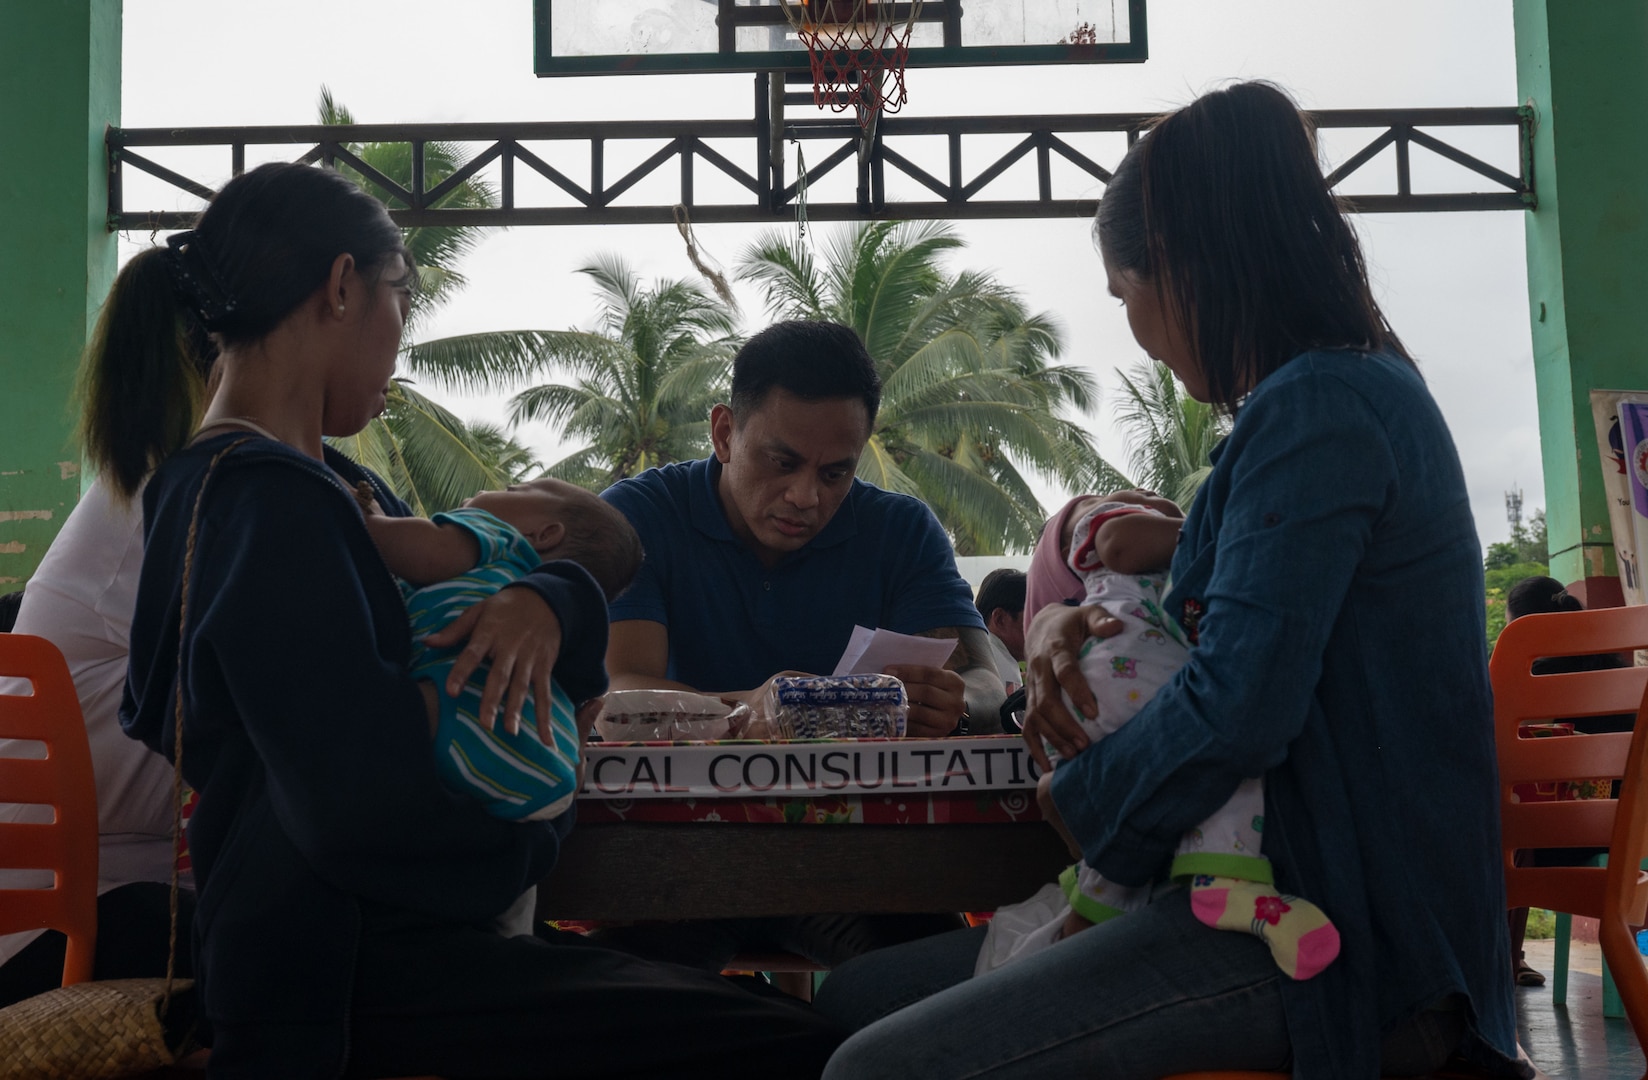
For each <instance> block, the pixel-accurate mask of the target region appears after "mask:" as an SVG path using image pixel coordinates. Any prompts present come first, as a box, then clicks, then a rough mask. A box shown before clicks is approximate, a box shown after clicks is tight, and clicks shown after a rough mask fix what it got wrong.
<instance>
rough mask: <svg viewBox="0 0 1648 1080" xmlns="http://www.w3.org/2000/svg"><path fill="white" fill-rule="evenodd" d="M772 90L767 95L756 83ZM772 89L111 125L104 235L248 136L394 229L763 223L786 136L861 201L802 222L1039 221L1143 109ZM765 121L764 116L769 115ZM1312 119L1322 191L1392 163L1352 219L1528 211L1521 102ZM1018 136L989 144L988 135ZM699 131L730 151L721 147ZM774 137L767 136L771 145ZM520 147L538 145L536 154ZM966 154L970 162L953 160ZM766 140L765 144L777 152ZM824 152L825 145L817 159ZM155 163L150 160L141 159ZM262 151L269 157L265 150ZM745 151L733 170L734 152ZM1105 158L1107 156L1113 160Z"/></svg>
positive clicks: (827, 207) (1139, 119)
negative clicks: (857, 106)
mask: <svg viewBox="0 0 1648 1080" xmlns="http://www.w3.org/2000/svg"><path fill="white" fill-rule="evenodd" d="M770 90H776V91H777V92H769V91H770ZM783 98H784V95H783V93H782V86H781V85H780V86H777V87H770V86H769V84H768V83H767V81H766V77H765V76H758V78H757V90H756V97H755V116H754V117H752V118H751V119H748V120H634V121H623V122H595V121H571V122H562V123H518V124H508V123H498V124H356V125H352V126H347V127H343V126H336V127H327V126H320V125H305V126H294V127H243V128H230V127H211V128H111V129H110V130H109V133H108V139H107V142H108V167H109V218H108V224H109V228H110V229H111V230H156V229H177V228H186V227H188V226H189V225H190V224H192V223H193V221H194V219H195V217H196V216H197V215H198V213H199V211H198V210H162V209H141V208H136V207H129V206H127V205H126V202H125V198H124V188H125V184H124V181H125V177H126V176H127V170H137V171H139V172H142V173H146V174H148V175H149V176H152V177H154V178H157V179H159V180H161V181H163V182H164V183H165V184H166V185H168V186H170V187H171V188H173V189H176V191H178V192H180V193H183V194H186V195H190V196H194V197H196V198H199V199H202V200H204V199H208V198H210V197H211V195H212V193H213V187H212V184H213V183H214V182H216V180H218V179H219V178H220V177H210V178H202V177H199V176H195V177H191V176H188V175H185V174H183V173H182V172H179V171H177V170H176V169H173V168H169V167H167V166H165V165H162V164H161V163H159V162H157V161H155V160H154V158H153V156H151V154H150V153H145V151H149V150H151V148H173V147H217V148H220V149H227V151H228V156H229V160H230V166H231V168H230V171H231V172H232V173H233V174H235V175H238V174H239V173H240V172H241V171H243V170H244V168H245V163H246V152H247V148H248V147H258V148H265V147H290V148H291V149H292V151H293V152H292V153H291V154H290V155H289V156H287V155H281V156H287V159H288V160H294V161H300V162H322V163H326V164H346V165H348V166H350V167H352V168H354V169H355V170H357V171H359V172H361V173H362V174H364V175H366V176H367V177H368V178H369V179H371V180H372V181H374V182H375V183H377V184H378V185H380V186H381V188H382V189H383V190H384V191H387V192H388V193H389V199H388V202H389V205H390V214H391V216H392V217H393V218H394V219H395V221H396V222H397V223H398V224H400V225H403V226H434V225H494V226H520V225H592V224H636V223H660V222H662V223H668V222H672V221H674V220H675V219H676V216H677V214H678V212H679V210H680V208H682V207H684V208H685V211H686V213H687V214H688V215H689V216H690V217H691V219H692V220H693V221H695V222H700V223H703V222H729V221H748V222H776V221H781V220H783V219H784V218H786V217H788V216H790V215H792V214H794V213H795V211H796V208H797V207H796V201H797V184H796V183H795V182H794V181H790V182H786V180H785V176H784V171H785V164H786V161H785V156H784V154H783V153H782V150H783V143H784V142H787V141H792V140H793V141H795V142H798V143H801V144H803V145H805V146H806V147H808V148H809V149H811V150H812V152H813V156H814V158H815V160H816V162H817V163H816V164H815V165H813V166H812V168H810V169H809V170H808V178H807V179H808V182H809V183H816V182H817V181H818V180H820V179H822V178H823V177H825V176H827V175H829V174H831V173H832V172H835V171H836V170H838V169H841V170H844V171H856V173H857V177H856V179H857V184H856V193H857V197H856V199H855V201H853V202H826V201H816V200H813V199H807V200H806V205H805V213H806V217H807V218H808V219H809V220H813V221H842V220H856V219H862V218H878V217H884V218H907V219H917V218H945V219H958V220H959V219H970V218H973V219H976V218H1039V217H1090V216H1092V214H1093V213H1094V211H1095V209H1096V208H1097V206H1098V201H1097V199H1092V198H1073V199H1072V198H1055V197H1054V195H1053V188H1054V182H1053V163H1054V160H1055V159H1060V160H1062V161H1063V162H1064V163H1065V165H1064V166H1062V168H1065V169H1069V168H1071V167H1073V168H1074V169H1075V170H1076V173H1077V175H1079V176H1080V177H1081V178H1082V179H1083V181H1084V182H1087V184H1088V186H1092V185H1102V184H1104V183H1106V182H1108V181H1109V179H1110V170H1109V169H1108V168H1106V167H1105V166H1104V165H1102V164H1100V163H1099V162H1096V161H1094V160H1092V158H1091V157H1089V156H1088V155H1087V154H1085V153H1083V152H1082V151H1081V150H1079V149H1077V148H1076V147H1075V146H1074V145H1072V143H1071V141H1070V140H1069V136H1071V135H1073V134H1080V133H1089V132H1111V133H1123V134H1125V135H1126V137H1127V144H1128V145H1131V144H1132V142H1133V140H1135V139H1136V138H1138V136H1139V134H1140V133H1141V132H1143V131H1145V130H1147V129H1148V128H1149V126H1150V124H1151V123H1152V121H1153V120H1154V119H1155V117H1154V114H1148V113H1106V114H1092V115H1044V116H954V117H899V116H895V117H886V118H883V119H882V120H881V122H880V124H879V126H878V128H877V129H876V130H875V131H874V132H873V133H872V134H869V135H866V134H865V133H864V132H862V131H861V130H860V129H859V126H858V125H857V124H856V123H855V122H853V121H851V120H850V119H849V120H816V119H793V120H785V119H783V117H782V115H781V113H782V108H783V104H782V102H783ZM774 106H776V108H777V109H778V111H779V117H778V120H777V122H776V123H775V122H774V120H773V113H772V111H771V110H772V109H773V108H774ZM1313 116H1314V119H1315V121H1316V124H1317V126H1318V127H1319V128H1321V129H1325V130H1332V129H1366V130H1368V131H1370V132H1372V133H1373V137H1372V138H1371V140H1370V141H1369V142H1368V143H1367V144H1366V145H1365V146H1364V147H1363V148H1362V149H1361V150H1359V151H1357V152H1356V153H1355V154H1353V155H1352V156H1351V157H1349V158H1347V159H1346V160H1345V162H1344V163H1343V164H1342V165H1340V166H1339V167H1338V168H1337V169H1335V170H1334V171H1333V172H1332V173H1330V174H1329V176H1328V181H1329V183H1330V184H1332V185H1334V186H1339V185H1341V184H1342V183H1343V182H1344V181H1346V180H1347V179H1349V178H1350V177H1352V176H1358V177H1361V176H1365V175H1366V174H1367V173H1369V172H1371V171H1372V169H1371V167H1370V166H1371V163H1373V162H1374V161H1375V159H1377V158H1379V157H1381V155H1382V153H1383V151H1384V150H1385V149H1386V148H1387V147H1394V148H1395V152H1394V154H1393V155H1390V159H1391V162H1392V163H1393V165H1394V172H1395V176H1394V183H1390V184H1388V185H1387V186H1389V187H1394V188H1395V191H1394V193H1392V194H1382V195H1365V194H1364V195H1352V196H1346V197H1345V199H1344V201H1345V205H1346V207H1347V209H1349V210H1352V211H1360V212H1424V211H1458V210H1522V209H1528V208H1531V207H1533V206H1534V205H1535V193H1534V185H1533V175H1532V168H1531V165H1530V162H1531V161H1532V154H1531V147H1530V139H1531V133H1532V124H1531V120H1530V119H1529V117H1528V116H1527V115H1526V114H1525V112H1524V110H1519V109H1517V108H1514V107H1507V108H1471V109H1341V110H1326V111H1321V112H1316V113H1314V114H1313ZM1482 127H1489V128H1500V129H1502V130H1504V129H1509V130H1514V131H1515V132H1516V133H1517V146H1518V151H1519V152H1518V161H1517V162H1515V163H1509V167H1508V168H1499V167H1496V166H1494V165H1490V164H1488V163H1487V162H1484V161H1482V160H1481V159H1479V158H1477V157H1475V156H1474V155H1472V154H1469V153H1466V152H1465V151H1463V150H1461V149H1459V148H1458V147H1455V146H1453V145H1451V144H1450V143H1448V142H1446V141H1445V140H1444V139H1443V138H1442V137H1441V135H1440V134H1439V133H1441V132H1446V131H1448V130H1450V129H1462V128H1482ZM935 136H936V137H942V138H943V139H944V140H945V141H946V143H947V146H948V163H947V164H948V169H947V170H945V172H946V175H943V176H935V175H933V173H932V172H929V171H928V170H927V169H924V168H922V167H921V166H920V165H918V164H916V162H915V161H914V160H913V157H912V149H911V148H912V147H914V146H915V145H916V144H915V143H914V142H913V141H912V140H915V139H925V140H926V141H927V143H928V144H929V145H930V144H931V142H932V139H933V137H935ZM977 136H993V137H995V138H994V139H993V140H992V145H991V146H990V147H988V148H982V149H981V148H978V147H976V146H971V145H969V143H970V142H972V141H974V139H975V137H977ZM1004 136H1005V137H1008V138H1012V137H1014V136H1017V138H1016V140H1014V141H1013V144H1012V145H1011V146H1010V148H1008V149H1007V150H1005V151H1003V150H1001V144H1002V137H1004ZM710 140H717V141H723V143H724V142H725V141H727V140H733V141H736V142H738V143H742V144H744V145H745V146H746V147H747V149H741V150H740V151H739V152H738V153H736V154H734V155H733V156H732V157H729V156H728V153H727V152H724V151H723V149H717V148H716V147H713V146H711V145H710V142H709V141H710ZM775 140H776V141H775ZM372 142H387V143H406V144H410V146H411V148H412V155H411V156H412V161H413V175H412V177H411V178H410V182H409V183H407V182H404V181H396V180H393V179H391V178H389V177H386V176H384V175H382V174H381V173H378V172H376V171H375V170H373V169H372V168H371V167H369V166H368V165H367V164H366V163H365V162H363V161H361V160H360V159H359V158H357V157H356V156H355V155H354V153H353V152H352V151H351V149H350V148H351V146H357V145H359V144H361V143H372ZM432 142H443V143H461V144H472V145H478V146H479V149H478V150H477V151H476V152H475V153H474V154H473V156H471V157H469V158H468V159H467V160H466V161H465V162H464V163H463V165H461V166H460V167H459V168H458V170H457V171H456V172H454V173H452V174H451V175H449V176H445V177H442V178H441V179H440V180H439V181H438V182H434V183H431V182H429V181H428V180H427V178H426V177H425V175H424V152H423V148H424V147H425V146H426V145H427V144H429V143H432ZM625 142H632V143H639V144H643V145H645V144H657V143H659V142H662V146H661V147H655V148H654V150H653V152H652V153H651V155H650V156H649V157H647V158H646V159H645V160H643V161H641V162H640V163H639V164H637V165H635V166H634V167H632V168H630V169H629V170H628V171H626V172H624V174H623V175H621V176H615V177H613V176H609V175H608V173H607V169H606V167H605V164H606V159H607V158H606V155H607V150H608V148H609V147H612V146H614V145H617V144H622V143H625ZM546 143H547V144H554V145H556V146H558V147H568V148H573V149H575V150H576V152H578V153H579V154H580V155H581V162H582V166H583V167H582V168H580V169H578V170H575V171H576V172H577V173H578V177H577V178H576V179H575V178H574V177H573V176H572V175H569V173H568V171H565V170H563V169H561V168H557V167H555V166H554V165H552V164H550V163H549V162H548V161H546V160H545V157H546V156H550V157H558V155H553V154H547V153H546V152H540V151H541V150H542V146H541V144H546ZM528 144H540V150H534V149H533V148H532V146H530V145H528ZM1415 148H1418V151H1420V152H1424V153H1428V154H1434V155H1436V156H1438V157H1441V158H1443V159H1446V160H1448V161H1451V162H1453V163H1454V164H1455V165H1458V166H1460V167H1462V168H1463V169H1464V170H1465V171H1466V173H1468V176H1469V181H1468V183H1469V184H1470V186H1472V187H1475V188H1481V190H1462V191H1451V192H1448V191H1444V192H1416V191H1414V190H1413V187H1414V185H1413V176H1412V157H1413V155H1414V153H1415ZM964 150H966V151H967V155H966V156H964ZM775 151H776V152H775ZM820 151H822V153H821V152H820ZM155 156H159V155H155ZM265 156H266V155H265ZM734 157H737V158H741V159H742V161H743V164H740V163H739V162H738V161H736V160H734ZM1025 158H1029V159H1031V160H1032V161H1033V162H1034V172H1035V176H1036V190H1035V192H1034V194H1033V196H1031V195H1029V193H1028V192H1027V193H1026V195H1027V197H1022V198H999V197H985V196H986V193H987V189H990V186H991V184H992V182H993V181H995V180H996V179H998V178H999V177H1001V176H1002V174H1003V173H1005V172H1007V170H1008V169H1009V168H1010V167H1012V166H1013V165H1015V164H1017V163H1018V162H1019V161H1021V160H1022V159H1025ZM494 162H496V163H497V169H496V170H495V172H488V173H486V174H485V175H487V176H488V177H489V178H492V177H495V178H496V186H497V188H498V194H499V200H500V205H499V206H498V207H497V208H496V209H488V210H477V209H462V208H455V207H448V206H443V205H442V200H443V199H444V198H445V197H446V196H447V195H448V194H449V193H450V192H451V191H452V189H453V188H454V187H456V186H457V185H458V184H460V183H462V182H463V181H464V180H465V179H468V178H469V177H472V176H475V175H477V174H479V173H481V172H482V170H485V169H489V167H490V166H492V165H493V163H494ZM1113 164H1114V163H1112V165H1113ZM704 169H708V170H712V171H713V172H715V173H718V174H720V175H721V176H723V177H726V178H730V180H731V181H732V182H733V184H735V185H736V187H737V188H738V189H741V191H742V192H744V193H747V197H744V198H742V199H741V200H740V201H737V202H700V201H697V200H696V199H695V198H694V180H695V178H696V177H697V176H698V175H699V173H700V171H701V170H704ZM523 170H524V171H525V172H526V173H531V174H535V175H536V176H539V177H542V178H543V179H545V180H547V181H549V183H550V184H552V185H554V187H555V188H557V189H559V190H560V191H561V192H563V193H564V195H565V197H566V199H567V202H568V204H566V205H556V206H551V205H526V204H523V203H522V202H521V201H520V200H518V199H517V197H516V179H517V178H518V177H520V176H522V175H523ZM671 170H674V171H675V173H676V179H675V180H674V182H673V183H674V185H675V190H676V191H677V197H676V198H675V200H674V201H672V202H668V203H642V204H632V203H629V202H626V201H625V200H624V196H625V194H626V193H627V192H629V191H630V190H631V189H632V188H634V187H635V186H636V185H637V184H639V183H640V182H641V181H643V180H649V179H653V178H655V177H659V176H669V175H670V171H671ZM889 174H893V175H897V176H901V177H903V178H905V179H906V180H907V181H913V182H914V185H915V186H919V188H921V189H922V190H923V191H924V192H926V193H928V194H929V195H930V196H931V197H930V198H926V199H922V200H919V201H890V200H889V199H888V198H887V196H886V190H887V188H886V183H887V178H888V176H889Z"/></svg>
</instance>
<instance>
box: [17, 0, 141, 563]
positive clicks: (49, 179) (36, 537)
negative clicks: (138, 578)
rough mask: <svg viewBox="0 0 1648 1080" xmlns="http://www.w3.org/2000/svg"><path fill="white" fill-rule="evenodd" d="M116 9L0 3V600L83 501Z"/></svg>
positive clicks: (109, 237) (109, 255)
mask: <svg viewBox="0 0 1648 1080" xmlns="http://www.w3.org/2000/svg"><path fill="white" fill-rule="evenodd" d="M120 18H121V8H120V0H64V2H58V0H51V2H49V3H42V2H41V0H0V28H3V29H0V147H4V148H5V157H6V167H5V169H4V170H0V416H3V417H4V422H0V592H3V591H9V590H10V589H13V588H15V587H16V583H18V582H22V581H26V580H27V579H28V576H29V575H30V574H31V573H32V572H33V571H34V568H35V567H36V566H38V565H39V563H40V557H41V556H42V555H43V554H45V551H46V546H47V545H48V544H50V543H51V540H52V537H54V536H56V535H57V530H58V528H60V527H61V526H62V524H63V519H64V518H65V517H66V516H67V515H68V513H69V511H70V510H72V509H73V508H74V504H75V501H76V500H77V499H78V498H79V495H80V480H81V478H80V452H79V450H78V449H77V448H76V446H75V444H74V440H73V432H74V421H75V415H74V409H73V403H72V401H71V397H72V392H73V387H74V376H75V369H76V366H77V365H78V363H79V360H80V352H81V350H82V349H83V348H84V347H85V344H86V337H87V334H88V333H89V332H90V329H91V326H92V324H93V323H94V322H95V320H96V316H97V308H98V305H99V304H101V303H102V301H103V297H104V296H105V294H107V293H108V291H109V285H110V283H111V282H112V281H113V280H114V273H115V237H114V234H112V233H110V232H109V230H108V227H107V221H108V206H109V202H108V180H107V167H106V165H105V156H104V151H103V132H104V129H105V128H106V127H107V126H109V125H111V124H118V123H119V122H120Z"/></svg>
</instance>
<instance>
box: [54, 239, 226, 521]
mask: <svg viewBox="0 0 1648 1080" xmlns="http://www.w3.org/2000/svg"><path fill="white" fill-rule="evenodd" d="M167 261H168V253H167V249H165V248H158V247H157V248H151V249H149V250H148V251H144V252H140V253H139V254H138V255H136V256H135V257H134V258H133V259H132V260H131V261H130V262H128V263H127V264H126V265H125V266H124V267H123V268H122V269H121V271H120V274H119V275H118V276H117V277H116V278H115V282H114V288H113V289H112V290H110V292H109V298H108V300H107V301H105V302H104V304H103V311H102V313H101V314H100V315H99V316H98V319H97V328H96V330H94V331H93V333H92V339H91V342H90V343H89V344H88V345H87V347H86V355H85V358H84V359H83V360H82V362H81V366H80V390H79V394H80V403H81V411H80V439H81V445H82V447H83V448H84V451H85V454H86V457H87V458H88V459H89V460H90V462H91V465H92V467H93V468H94V469H95V470H97V472H98V473H99V474H100V475H101V476H102V477H103V478H104V480H105V482H107V483H108V484H109V485H110V487H112V488H113V489H114V492H115V493H116V495H118V496H119V497H120V498H122V499H129V498H131V497H132V496H133V495H135V494H136V493H137V491H138V489H139V488H140V487H142V485H143V480H144V478H145V477H147V476H148V475H149V473H150V472H152V471H153V470H154V468H155V466H157V465H159V464H160V463H161V462H162V461H163V460H165V459H166V457H167V456H168V455H170V454H172V453H173V452H174V451H176V450H177V449H179V448H180V447H182V446H183V445H184V444H185V443H186V442H188V441H189V437H190V436H191V435H192V434H194V430H195V425H196V424H197V423H198V422H199V420H200V415H201V411H202V409H203V408H204V406H205V397H206V371H207V370H208V369H209V367H210V354H211V351H212V347H211V345H210V343H209V341H208V340H207V337H206V334H205V332H204V330H203V329H202V328H201V327H200V325H199V322H198V320H197V319H196V318H195V316H194V314H193V313H192V312H191V311H190V309H189V306H188V305H186V304H184V303H182V302H181V301H179V299H178V298H177V294H176V290H175V289H174V287H173V277H174V275H173V273H172V271H171V270H170V269H169V267H168V265H167Z"/></svg>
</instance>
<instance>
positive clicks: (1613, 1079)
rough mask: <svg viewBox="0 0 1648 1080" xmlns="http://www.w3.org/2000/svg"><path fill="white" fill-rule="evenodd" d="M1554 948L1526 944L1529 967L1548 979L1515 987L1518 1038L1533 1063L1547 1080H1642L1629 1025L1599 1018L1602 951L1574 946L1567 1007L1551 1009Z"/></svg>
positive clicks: (1641, 1062) (1641, 1065)
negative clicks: (1540, 984) (1530, 984)
mask: <svg viewBox="0 0 1648 1080" xmlns="http://www.w3.org/2000/svg"><path fill="white" fill-rule="evenodd" d="M1554 947H1555V943H1554V942H1551V941H1530V942H1528V943H1527V946H1526V950H1525V951H1526V953H1527V957H1528V963H1530V964H1531V965H1533V966H1534V967H1535V968H1536V969H1538V970H1539V971H1542V972H1544V973H1545V975H1546V982H1545V985H1544V986H1542V987H1537V988H1535V987H1518V988H1517V990H1516V999H1517V1000H1516V1019H1517V1033H1518V1038H1520V1039H1521V1041H1522V1047H1523V1049H1524V1050H1526V1051H1527V1053H1528V1056H1529V1057H1530V1058H1532V1059H1533V1063H1534V1064H1535V1065H1536V1066H1538V1067H1539V1069H1540V1070H1541V1071H1542V1072H1543V1073H1545V1074H1546V1075H1547V1076H1549V1077H1551V1080H1642V1077H1643V1073H1644V1060H1643V1054H1642V1050H1641V1049H1640V1048H1639V1047H1638V1046H1637V1040H1636V1036H1635V1035H1633V1034H1632V1032H1631V1025H1630V1023H1629V1022H1628V1021H1626V1020H1624V1019H1618V1020H1610V1019H1606V1018H1604V1017H1603V1015H1602V951H1601V950H1600V949H1599V948H1598V947H1597V946H1595V945H1587V944H1584V943H1582V942H1578V941H1576V942H1574V943H1573V945H1572V951H1571V953H1570V960H1569V970H1568V1001H1567V1005H1566V1006H1565V1007H1564V1006H1560V1005H1553V1004H1552V1003H1551V979H1550V975H1551V970H1552V963H1551V961H1552V953H1553V950H1554Z"/></svg>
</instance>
